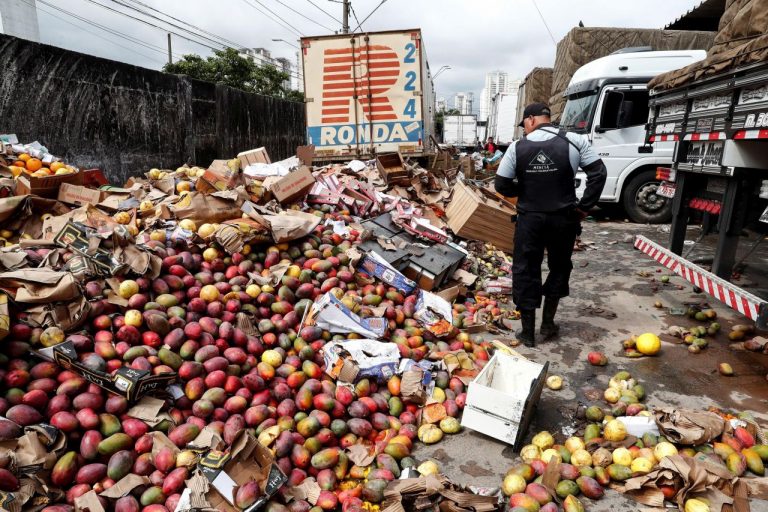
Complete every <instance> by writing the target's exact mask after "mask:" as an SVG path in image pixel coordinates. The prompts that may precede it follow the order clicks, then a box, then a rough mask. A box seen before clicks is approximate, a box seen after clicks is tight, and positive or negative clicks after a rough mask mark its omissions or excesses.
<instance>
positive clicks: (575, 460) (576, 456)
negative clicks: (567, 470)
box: [571, 449, 592, 467]
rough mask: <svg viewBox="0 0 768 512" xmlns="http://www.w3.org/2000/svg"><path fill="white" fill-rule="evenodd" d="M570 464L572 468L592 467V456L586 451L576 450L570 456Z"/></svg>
mask: <svg viewBox="0 0 768 512" xmlns="http://www.w3.org/2000/svg"><path fill="white" fill-rule="evenodd" d="M571 464H573V465H574V466H576V467H578V466H591V465H592V454H590V453H589V452H588V451H587V450H584V449H582V450H576V451H575V452H573V453H572V454H571Z"/></svg>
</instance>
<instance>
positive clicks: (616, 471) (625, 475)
mask: <svg viewBox="0 0 768 512" xmlns="http://www.w3.org/2000/svg"><path fill="white" fill-rule="evenodd" d="M607 471H608V476H610V477H611V480H614V481H617V482H623V481H624V480H627V479H629V478H631V477H632V470H631V469H629V468H628V467H627V466H623V465H621V464H611V465H610V466H608V468H607Z"/></svg>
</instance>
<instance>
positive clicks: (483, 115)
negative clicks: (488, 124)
mask: <svg viewBox="0 0 768 512" xmlns="http://www.w3.org/2000/svg"><path fill="white" fill-rule="evenodd" d="M518 87H520V80H510V79H509V74H508V73H507V72H506V71H491V72H490V73H486V74H485V87H483V90H482V92H481V93H480V120H481V121H486V120H487V119H488V116H489V115H490V113H491V102H492V101H493V98H495V97H496V95H497V94H499V93H508V92H516V91H517V89H518Z"/></svg>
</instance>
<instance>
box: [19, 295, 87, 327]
mask: <svg viewBox="0 0 768 512" xmlns="http://www.w3.org/2000/svg"><path fill="white" fill-rule="evenodd" d="M90 310H91V305H90V303H89V302H88V300H87V299H86V298H85V296H84V295H81V296H80V297H78V298H76V299H74V300H70V301H68V302H51V303H48V304H37V305H35V306H33V307H31V308H28V309H27V315H29V320H30V321H31V322H32V323H35V324H37V325H39V326H40V327H43V328H45V327H52V326H57V327H60V328H61V329H62V330H64V331H65V332H66V331H71V330H74V329H76V328H78V327H80V325H82V323H83V322H85V320H86V319H87V318H88V312H89V311H90Z"/></svg>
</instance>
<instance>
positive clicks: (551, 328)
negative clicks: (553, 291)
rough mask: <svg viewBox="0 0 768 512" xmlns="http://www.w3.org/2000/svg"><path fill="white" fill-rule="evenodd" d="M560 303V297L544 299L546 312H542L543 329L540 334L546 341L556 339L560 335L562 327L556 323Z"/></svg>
mask: <svg viewBox="0 0 768 512" xmlns="http://www.w3.org/2000/svg"><path fill="white" fill-rule="evenodd" d="M559 303H560V299H559V298H558V297H546V298H545V299H544V310H543V311H542V315H541V316H542V318H541V329H540V330H539V332H540V333H541V334H542V336H544V339H545V340H549V339H552V338H555V337H556V336H557V335H558V334H559V333H560V327H558V325H557V324H556V323H555V314H557V305H558V304H559Z"/></svg>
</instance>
